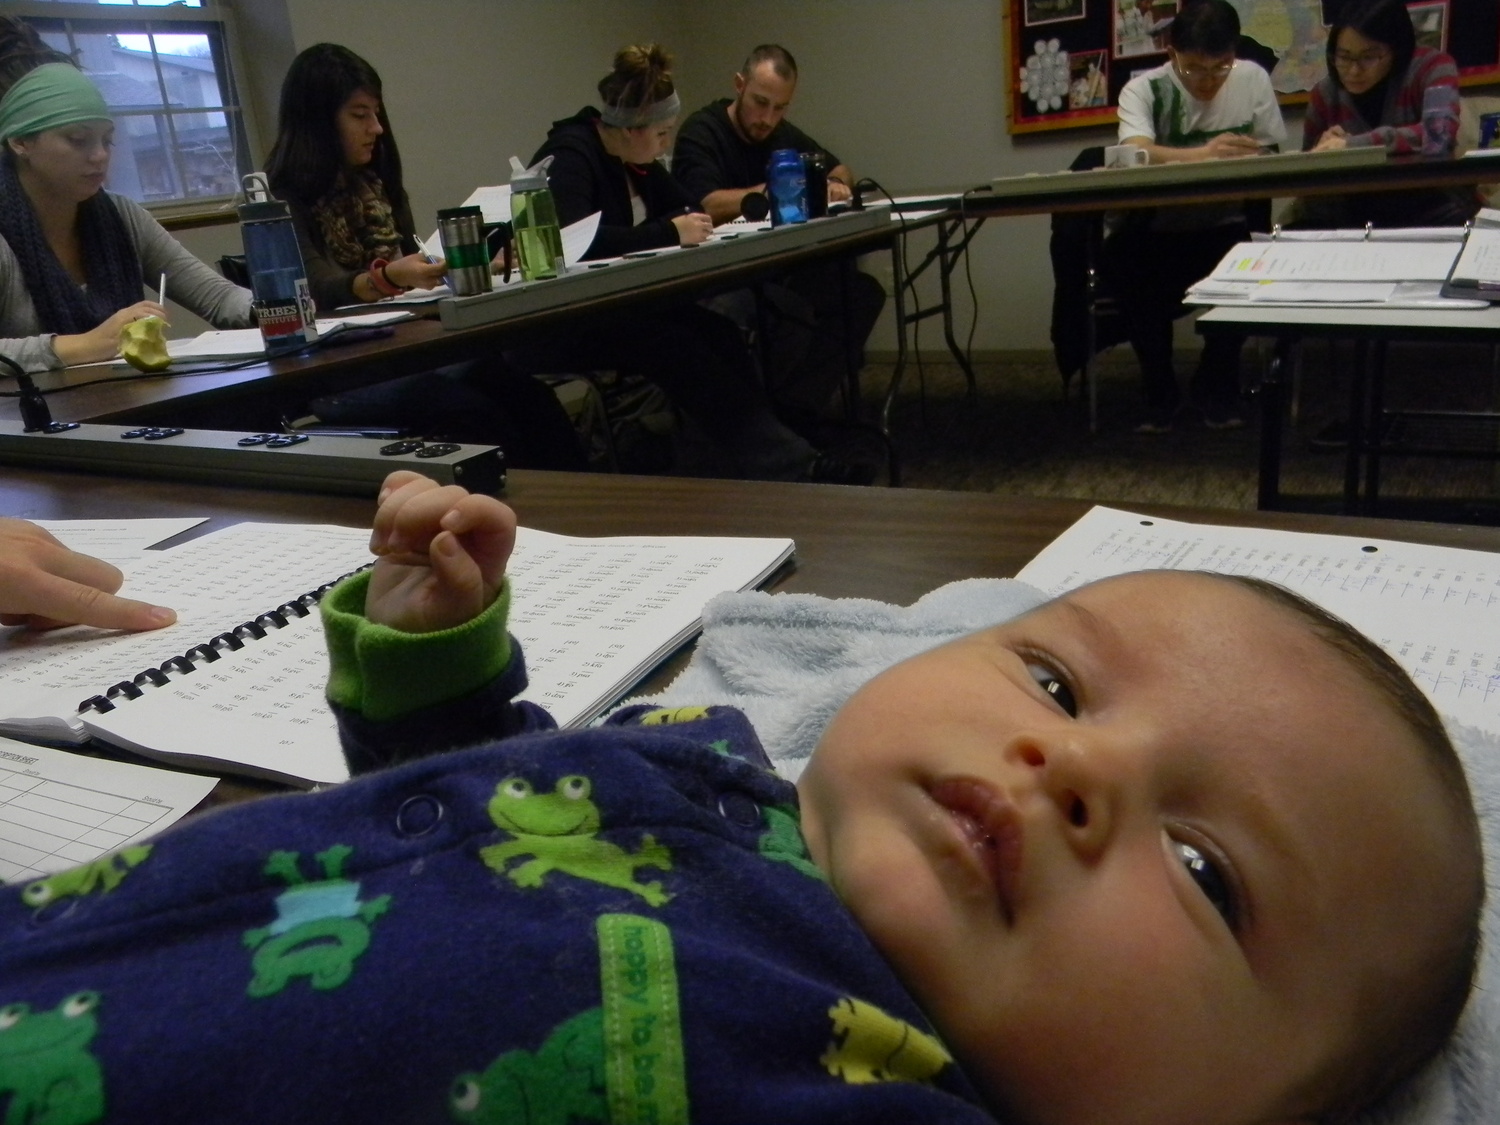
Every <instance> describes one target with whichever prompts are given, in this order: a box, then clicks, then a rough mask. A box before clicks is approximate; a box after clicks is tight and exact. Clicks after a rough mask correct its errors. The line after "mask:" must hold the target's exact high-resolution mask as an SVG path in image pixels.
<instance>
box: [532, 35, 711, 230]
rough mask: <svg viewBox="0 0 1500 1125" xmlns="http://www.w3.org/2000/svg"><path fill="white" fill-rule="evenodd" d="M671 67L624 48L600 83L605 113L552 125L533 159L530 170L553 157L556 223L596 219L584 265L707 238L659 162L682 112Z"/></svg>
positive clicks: (706, 223)
mask: <svg viewBox="0 0 1500 1125" xmlns="http://www.w3.org/2000/svg"><path fill="white" fill-rule="evenodd" d="M670 67H671V57H670V56H669V55H668V54H667V52H666V51H665V50H664V49H663V48H662V47H660V46H658V45H656V44H650V45H647V46H642V47H636V46H632V47H625V48H622V49H621V50H620V52H619V53H618V54H617V55H616V57H615V65H614V68H613V69H612V70H611V71H610V72H609V74H607V75H605V77H604V78H603V79H602V80H601V81H600V83H599V95H600V97H601V99H602V100H603V102H604V108H603V109H596V108H594V107H593V106H587V107H585V108H584V109H581V110H579V111H578V112H577V113H576V114H574V115H573V116H572V117H568V118H564V119H563V120H561V121H555V122H553V124H552V128H551V130H550V131H549V132H548V134H547V140H546V142H545V143H544V144H543V145H542V147H541V148H539V149H538V150H537V152H536V155H535V156H534V157H532V160H531V163H532V164H536V163H537V162H538V161H540V160H543V159H545V158H546V157H549V156H550V157H552V164H551V166H550V167H549V169H548V176H547V179H548V186H549V187H550V188H551V189H552V198H553V200H554V201H555V202H556V204H557V218H558V221H559V222H560V223H562V224H563V225H564V226H566V225H567V224H569V223H575V222H577V221H578V220H579V219H583V218H587V217H588V216H589V215H592V214H593V213H594V212H595V211H598V212H599V213H600V215H599V232H598V233H597V234H596V235H595V236H594V241H593V242H592V243H591V244H590V245H589V248H588V251H587V252H586V253H585V254H584V257H585V258H616V257H619V256H621V255H623V254H629V253H633V252H636V251H641V250H656V249H660V248H661V247H664V246H696V245H698V244H699V243H701V242H704V241H706V240H707V239H708V236H709V235H710V234H712V233H713V221H712V220H711V219H710V218H709V217H708V216H707V215H706V214H704V213H703V212H702V211H701V210H700V209H699V207H698V205H697V203H696V201H694V200H693V199H692V198H691V197H690V196H689V195H688V193H687V190H686V189H685V188H683V186H682V185H681V184H680V183H678V182H677V180H676V178H675V177H674V176H673V175H672V173H671V172H670V171H668V170H667V167H666V166H665V165H664V164H662V163H661V161H660V157H661V156H662V155H663V154H664V153H665V152H666V151H667V150H668V149H669V148H670V147H671V141H672V132H673V130H674V128H675V127H676V125H677V115H678V113H679V111H680V109H681V101H680V99H679V98H678V96H677V91H676V88H675V86H674V85H673V81H672V74H671V69H670Z"/></svg>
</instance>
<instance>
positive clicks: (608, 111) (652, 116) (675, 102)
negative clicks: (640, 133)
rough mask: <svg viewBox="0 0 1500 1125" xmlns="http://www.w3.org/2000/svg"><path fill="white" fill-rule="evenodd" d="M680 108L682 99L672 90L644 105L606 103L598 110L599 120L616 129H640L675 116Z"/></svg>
mask: <svg viewBox="0 0 1500 1125" xmlns="http://www.w3.org/2000/svg"><path fill="white" fill-rule="evenodd" d="M681 109H682V99H680V98H679V97H678V96H677V94H676V93H675V92H674V93H671V94H668V95H667V96H666V97H664V98H663V99H662V100H661V101H659V102H650V103H648V104H646V105H636V106H624V105H607V106H605V107H604V108H603V109H602V110H600V111H599V120H600V121H602V122H603V123H604V124H606V125H612V126H614V127H615V128H616V129H640V128H643V127H644V126H647V125H655V124H657V123H659V122H662V121H666V120H668V119H670V118H673V117H676V116H677V114H678V111H679V110H681Z"/></svg>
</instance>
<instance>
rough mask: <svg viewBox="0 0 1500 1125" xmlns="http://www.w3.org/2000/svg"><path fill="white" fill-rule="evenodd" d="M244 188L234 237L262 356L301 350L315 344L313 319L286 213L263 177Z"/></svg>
mask: <svg viewBox="0 0 1500 1125" xmlns="http://www.w3.org/2000/svg"><path fill="white" fill-rule="evenodd" d="M244 188H245V202H244V203H242V204H240V208H239V212H240V234H241V236H242V237H243V239H244V244H245V269H246V271H247V272H248V273H249V274H250V297H251V307H252V308H253V309H254V311H255V321H256V323H257V324H259V325H260V336H261V339H262V340H264V341H265V345H266V354H267V355H284V354H286V353H287V352H296V351H301V350H302V349H303V348H305V347H307V345H308V344H312V343H316V342H317V339H318V321H317V310H316V309H315V307H314V306H313V299H312V291H311V290H309V289H308V287H307V270H306V269H305V268H304V267H303V265H302V251H301V249H300V248H299V247H298V246H297V230H296V228H295V227H294V226H293V225H292V213H291V211H290V210H289V209H288V208H287V205H286V204H285V203H284V202H282V201H281V200H279V199H272V198H271V189H270V187H269V185H267V183H266V177H265V174H264V173H262V172H252V173H251V174H250V175H248V176H246V177H245V179H244Z"/></svg>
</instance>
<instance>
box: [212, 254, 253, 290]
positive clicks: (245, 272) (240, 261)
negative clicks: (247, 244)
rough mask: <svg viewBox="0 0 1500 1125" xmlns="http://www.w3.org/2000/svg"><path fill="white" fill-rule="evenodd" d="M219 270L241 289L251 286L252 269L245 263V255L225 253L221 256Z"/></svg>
mask: <svg viewBox="0 0 1500 1125" xmlns="http://www.w3.org/2000/svg"><path fill="white" fill-rule="evenodd" d="M219 272H220V273H221V274H223V275H224V276H225V277H226V278H227V279H228V280H230V281H232V282H234V283H235V284H236V285H238V286H239V287H240V288H241V289H249V288H250V269H249V267H248V266H246V265H245V255H243V254H224V255H222V256H220V258H219Z"/></svg>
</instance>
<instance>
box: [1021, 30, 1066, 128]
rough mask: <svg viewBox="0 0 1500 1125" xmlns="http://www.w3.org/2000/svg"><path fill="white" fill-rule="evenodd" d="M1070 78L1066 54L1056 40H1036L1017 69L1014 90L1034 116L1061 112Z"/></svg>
mask: <svg viewBox="0 0 1500 1125" xmlns="http://www.w3.org/2000/svg"><path fill="white" fill-rule="evenodd" d="M1070 78H1071V75H1069V73H1068V52H1067V51H1065V50H1063V49H1062V46H1061V44H1059V43H1058V41H1057V40H1056V39H1038V40H1037V41H1036V43H1035V44H1034V45H1033V48H1032V54H1031V57H1030V58H1028V59H1027V60H1026V63H1025V65H1024V66H1022V68H1021V78H1020V82H1019V83H1018V85H1017V88H1018V89H1019V90H1020V92H1021V94H1022V96H1024V97H1025V98H1026V99H1027V100H1029V101H1030V102H1031V103H1032V105H1033V106H1034V107H1035V110H1034V112H1036V113H1039V114H1040V113H1046V112H1048V111H1049V110H1058V109H1061V108H1062V107H1063V104H1064V103H1065V102H1066V101H1067V100H1068V82H1069V80H1070Z"/></svg>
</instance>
